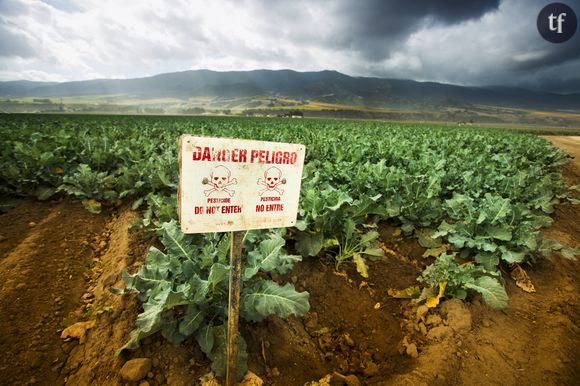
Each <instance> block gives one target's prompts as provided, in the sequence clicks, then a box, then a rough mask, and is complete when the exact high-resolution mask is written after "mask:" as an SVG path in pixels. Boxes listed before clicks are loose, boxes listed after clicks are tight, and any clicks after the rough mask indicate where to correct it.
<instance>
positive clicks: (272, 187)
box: [258, 166, 286, 196]
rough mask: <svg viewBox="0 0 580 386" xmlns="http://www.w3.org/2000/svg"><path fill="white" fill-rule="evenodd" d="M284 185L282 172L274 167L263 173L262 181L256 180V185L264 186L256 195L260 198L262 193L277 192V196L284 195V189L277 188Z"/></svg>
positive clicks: (260, 179)
mask: <svg viewBox="0 0 580 386" xmlns="http://www.w3.org/2000/svg"><path fill="white" fill-rule="evenodd" d="M285 183H286V179H285V178H282V171H281V170H280V169H278V168H277V167H275V166H272V167H271V168H269V169H267V170H266V171H265V172H264V179H262V178H258V185H264V186H265V188H264V189H262V190H260V191H259V192H258V194H259V195H260V196H261V195H263V194H264V193H266V192H268V191H270V192H273V191H275V192H277V193H278V194H279V195H282V194H284V189H281V188H279V187H278V186H279V185H283V184H285Z"/></svg>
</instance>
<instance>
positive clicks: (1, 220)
mask: <svg viewBox="0 0 580 386" xmlns="http://www.w3.org/2000/svg"><path fill="white" fill-rule="evenodd" d="M546 138H549V139H550V140H551V141H552V142H553V143H554V144H556V145H557V146H561V147H562V148H563V149H564V150H566V151H568V152H569V153H570V154H571V155H572V156H574V157H576V158H575V162H577V161H578V160H579V159H580V148H579V143H580V141H579V139H578V137H565V138H563V137H546ZM564 174H565V179H566V181H567V182H568V183H570V184H572V183H576V184H578V183H580V178H579V176H580V166H579V165H578V164H577V163H570V164H569V165H567V166H565V167H564ZM136 216H138V214H136V213H134V212H133V211H131V210H130V209H129V208H118V209H116V210H111V211H109V212H108V213H106V214H102V215H94V214H90V213H88V212H87V211H86V210H84V208H83V207H82V206H81V205H80V204H78V203H74V202H71V201H68V200H56V201H53V202H49V203H46V202H45V203H39V202H35V201H24V202H23V203H21V204H20V205H19V206H18V207H17V208H15V209H13V210H11V211H9V212H8V213H6V214H3V215H1V216H0V347H1V352H2V355H0V384H2V385H4V384H5V385H32V384H38V385H63V384H67V385H124V384H128V385H140V386H147V385H149V386H153V385H197V384H200V383H201V382H200V381H199V379H200V377H202V376H203V375H205V374H207V373H208V372H209V371H210V369H209V362H208V361H207V359H206V358H205V357H204V355H203V354H202V353H201V352H200V350H199V348H198V347H197V344H196V343H195V342H193V341H187V342H185V343H183V344H181V345H172V344H169V343H167V342H166V341H164V340H163V338H161V337H160V336H153V337H149V338H147V339H145V341H144V344H143V345H142V347H141V348H140V349H138V350H136V351H135V352H130V353H126V354H123V355H122V356H116V354H115V352H116V350H117V349H118V348H119V347H121V346H122V345H123V344H124V343H125V342H126V341H127V339H128V335H129V332H130V331H131V330H132V329H133V326H134V322H135V317H136V315H137V313H138V312H139V302H138V301H137V299H136V297H134V296H131V295H128V296H117V295H113V294H112V293H110V292H109V291H108V288H110V287H111V286H119V285H120V284H121V282H120V272H121V271H123V270H129V271H134V270H135V269H136V267H138V266H139V265H140V264H141V263H142V262H143V260H144V257H145V255H146V252H147V249H148V248H149V246H150V245H152V244H153V243H154V242H155V239H154V237H153V236H152V235H151V234H148V233H145V232H142V231H136V230H130V229H129V225H130V224H131V222H132V221H133V220H134V219H135V218H136ZM578 219H580V208H579V207H578V206H572V205H567V204H563V205H560V206H559V207H558V208H557V210H556V212H555V214H554V225H553V226H552V227H550V228H549V229H547V230H546V232H545V236H546V237H547V238H551V239H556V240H559V241H562V242H565V243H567V244H569V245H571V246H573V247H578V246H580V221H579V220H578ZM381 239H382V241H383V243H384V245H385V247H386V248H387V250H388V251H392V253H388V255H387V257H386V258H385V259H384V260H383V261H378V262H373V263H370V266H369V275H370V277H369V279H365V280H363V279H362V278H361V277H360V276H359V275H358V274H357V273H356V271H355V270H354V269H353V267H352V266H350V265H348V264H344V265H343V266H342V267H341V270H340V271H336V270H335V268H334V261H332V260H331V259H330V258H322V259H318V258H317V259H308V260H305V261H304V262H302V263H300V264H298V265H297V266H296V267H295V269H294V270H293V272H292V273H290V274H288V275H286V276H284V277H276V278H274V279H276V280H280V281H288V282H293V283H294V284H295V285H296V287H297V288H298V289H299V290H307V291H309V292H310V302H311V310H310V312H309V313H308V314H307V315H306V316H305V317H304V318H290V319H288V320H281V319H279V318H275V317H272V318H269V319H268V320H266V321H264V322H262V323H258V324H255V323H244V324H242V326H241V330H242V333H243V334H244V336H245V337H246V340H247V342H248V349H249V352H250V360H249V367H250V370H251V371H252V372H254V373H256V374H257V375H258V376H259V377H260V378H261V379H262V380H263V381H264V384H266V385H281V386H283V385H304V384H306V383H308V384H311V383H310V382H315V383H312V384H315V385H316V384H320V385H325V384H331V385H341V384H347V385H356V384H362V385H453V384H456V385H522V384H527V385H576V384H578V380H579V379H580V345H579V343H580V328H579V327H578V325H579V323H580V316H579V315H580V298H579V297H578V291H579V289H580V288H579V286H580V285H579V283H580V270H579V266H578V262H575V261H569V260H566V259H564V258H562V257H561V256H560V255H559V254H558V253H555V254H554V255H552V256H550V257H548V258H538V261H537V263H536V264H535V265H533V266H531V267H529V266H524V267H523V268H524V269H525V270H526V271H527V273H528V274H529V276H530V278H531V279H532V282H533V284H534V286H535V288H536V292H535V293H526V292H524V291H522V290H521V289H519V288H518V287H516V285H515V284H514V281H513V280H512V279H511V278H510V277H509V273H507V272H506V273H505V275H504V278H505V280H506V285H507V290H508V294H509V295H510V303H509V306H508V308H507V309H505V310H502V311H493V310H491V309H489V308H488V307H486V306H485V305H484V304H482V301H481V299H480V298H478V297H473V298H470V299H468V301H467V302H461V301H457V300H446V301H444V302H443V304H442V305H441V306H439V307H438V308H436V309H431V310H428V309H427V308H426V307H418V306H417V305H415V304H413V303H411V302H409V301H408V300H403V299H394V298H391V297H390V296H389V295H388V293H387V291H388V289H390V288H398V289H402V288H405V287H407V286H410V285H413V284H416V281H415V278H416V277H417V275H418V273H419V272H420V269H421V268H422V267H424V265H425V264H426V261H425V260H424V259H422V258H421V254H422V253H423V249H422V248H421V247H420V246H419V245H418V244H417V243H416V242H415V240H414V239H406V238H403V237H401V236H399V235H398V232H397V230H396V228H394V227H392V226H390V225H388V224H384V225H383V226H382V227H381ZM83 321H84V322H89V323H88V324H84V325H77V331H73V332H71V331H69V330H67V333H65V334H64V335H65V336H66V335H72V337H71V336H69V337H67V338H65V339H63V338H61V334H62V333H63V329H64V328H65V327H68V326H71V325H75V323H77V322H83ZM131 358H150V359H151V368H150V369H149V370H148V371H147V374H146V375H144V378H143V379H141V380H140V381H135V382H129V381H125V380H123V379H122V377H121V375H120V369H121V367H122V366H123V364H124V363H125V362H126V361H127V360H129V359H131ZM357 382H358V383H357Z"/></svg>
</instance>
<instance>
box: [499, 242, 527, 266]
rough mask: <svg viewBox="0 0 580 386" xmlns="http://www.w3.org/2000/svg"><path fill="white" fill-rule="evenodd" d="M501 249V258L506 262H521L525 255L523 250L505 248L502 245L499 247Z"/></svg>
mask: <svg viewBox="0 0 580 386" xmlns="http://www.w3.org/2000/svg"><path fill="white" fill-rule="evenodd" d="M499 250H500V251H501V259H502V260H503V261H505V262H507V263H510V264H511V263H521V262H522V261H524V257H525V256H526V252H525V251H517V250H512V249H507V248H506V247H504V246H501V247H500V248H499Z"/></svg>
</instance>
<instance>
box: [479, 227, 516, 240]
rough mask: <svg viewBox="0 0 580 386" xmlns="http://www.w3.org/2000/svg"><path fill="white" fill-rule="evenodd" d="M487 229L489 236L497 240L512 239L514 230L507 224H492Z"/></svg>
mask: <svg viewBox="0 0 580 386" xmlns="http://www.w3.org/2000/svg"><path fill="white" fill-rule="evenodd" d="M485 231H486V233H487V235H488V236H489V237H492V238H494V239H497V240H502V241H510V240H511V239H512V232H511V230H510V229H509V228H508V227H507V226H490V227H488V228H486V230H485Z"/></svg>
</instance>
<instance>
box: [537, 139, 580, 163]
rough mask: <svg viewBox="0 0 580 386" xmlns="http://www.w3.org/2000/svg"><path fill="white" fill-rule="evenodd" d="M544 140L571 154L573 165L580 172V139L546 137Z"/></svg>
mask: <svg viewBox="0 0 580 386" xmlns="http://www.w3.org/2000/svg"><path fill="white" fill-rule="evenodd" d="M542 138H546V139H547V140H549V141H551V142H552V143H553V144H554V145H555V146H557V147H559V148H560V149H562V150H564V151H565V152H566V153H568V154H570V155H571V156H572V157H573V159H572V161H571V163H572V165H574V168H576V170H578V171H580V137H575V136H556V135H544V136H542Z"/></svg>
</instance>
